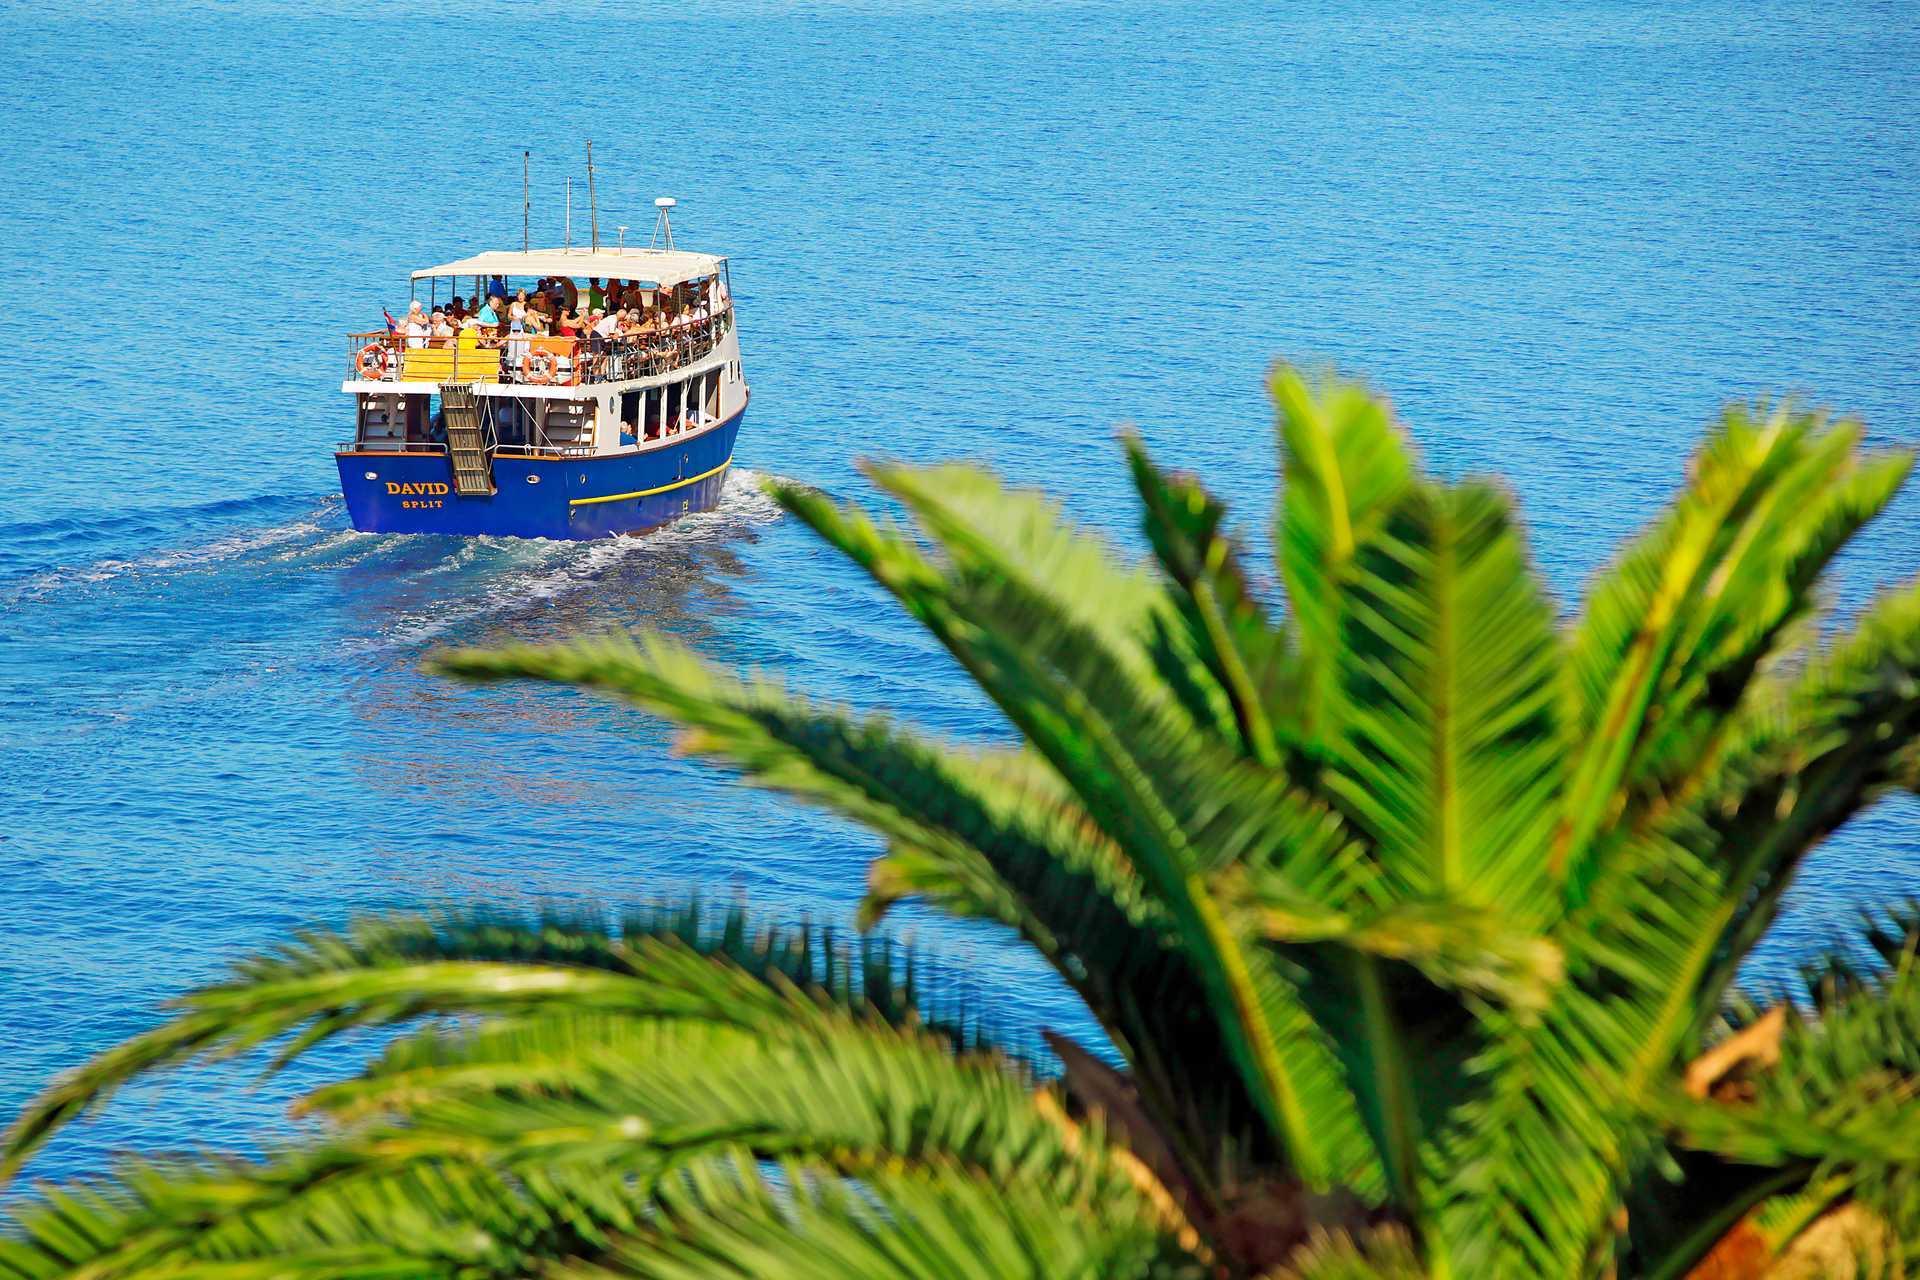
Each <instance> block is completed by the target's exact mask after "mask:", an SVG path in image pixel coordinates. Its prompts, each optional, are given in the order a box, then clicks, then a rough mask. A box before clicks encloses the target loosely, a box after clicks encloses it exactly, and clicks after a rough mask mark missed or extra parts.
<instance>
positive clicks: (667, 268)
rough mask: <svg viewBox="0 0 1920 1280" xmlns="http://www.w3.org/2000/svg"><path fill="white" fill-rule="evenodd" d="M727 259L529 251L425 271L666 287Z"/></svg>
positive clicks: (424, 273)
mask: <svg viewBox="0 0 1920 1280" xmlns="http://www.w3.org/2000/svg"><path fill="white" fill-rule="evenodd" d="M725 261H726V259H724V258H720V257H716V256H715V255H713V254H711V253H687V252H684V251H683V250H679V249H597V250H596V249H534V250H531V251H530V252H526V253H508V252H493V253H476V254H474V255H473V256H472V257H471V258H462V259H460V260H459V261H458V262H448V263H443V264H442V265H440V266H437V267H426V268H424V269H422V270H419V271H416V272H414V273H413V278H414V279H415V280H424V279H426V278H427V277H429V276H529V277H539V278H545V277H547V276H565V277H567V278H569V279H581V280H584V279H588V278H594V277H597V278H600V279H609V278H610V279H614V280H635V281H639V282H641V283H644V284H651V285H658V286H659V287H660V288H663V289H671V288H672V287H673V286H674V285H677V284H680V283H682V282H683V281H687V280H699V279H702V278H704V277H706V276H710V275H713V274H715V273H716V272H718V271H719V270H720V264H721V263H723V262H725Z"/></svg>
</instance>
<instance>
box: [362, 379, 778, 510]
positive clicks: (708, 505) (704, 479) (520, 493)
mask: <svg viewBox="0 0 1920 1280" xmlns="http://www.w3.org/2000/svg"><path fill="white" fill-rule="evenodd" d="M745 416H746V410H745V409H742V410H741V411H740V412H739V413H736V414H734V415H733V417H731V418H728V419H727V420H726V421H724V422H722V423H720V424H719V425H718V426H715V427H710V428H708V429H707V430H705V431H701V432H697V433H695V434H692V435H688V436H687V437H685V438H684V439H683V440H681V441H676V442H675V443H673V444H670V445H667V446H665V447H663V448H658V449H648V450H645V451H643V452H639V453H623V454H614V455H612V456H609V457H601V458H516V457H511V456H500V457H496V458H495V459H494V460H493V482H494V488H495V490H496V492H495V493H494V494H493V495H492V496H491V497H486V498H463V497H461V496H460V495H459V494H456V493H455V492H454V491H453V464H452V462H451V461H449V460H448V458H447V456H446V455H445V454H426V453H414V454H398V453H362V452H357V451H347V452H342V453H339V454H336V455H335V458H336V460H337V461H338V462H339V464H340V491H341V493H342V494H343V495H344V496H345V497H346V500H347V513H348V515H349V516H351V517H352V519H353V527H354V528H356V529H358V530H360V531H361V532H363V533H451V534H466V535H473V534H494V535H498V536H503V537H512V538H562V539H587V538H607V537H612V536H613V535H615V534H621V533H637V532H639V531H641V530H644V529H651V528H654V527H656V526H658V525H663V524H666V523H667V522H668V521H670V520H674V519H677V518H679V517H680V516H684V515H690V514H692V513H693V512H696V511H711V510H712V509H713V507H714V506H715V505H716V504H717V503H718V502H719V501H720V490H721V488H722V487H723V486H724V485H725V484H726V480H727V467H728V464H729V463H731V462H732V460H733V442H734V438H735V437H736V436H737V435H739V434H740V420H741V419H742V418H743V417H745Z"/></svg>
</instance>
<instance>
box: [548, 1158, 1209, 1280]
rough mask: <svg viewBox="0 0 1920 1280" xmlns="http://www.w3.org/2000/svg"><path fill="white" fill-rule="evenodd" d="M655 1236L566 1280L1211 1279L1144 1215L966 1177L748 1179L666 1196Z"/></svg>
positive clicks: (641, 1237) (692, 1182)
mask: <svg viewBox="0 0 1920 1280" xmlns="http://www.w3.org/2000/svg"><path fill="white" fill-rule="evenodd" d="M661 1199H662V1213H661V1216H660V1219H659V1221H658V1224H657V1225H656V1227H655V1228H654V1229H652V1230H650V1231H647V1232H643V1233H640V1234H638V1235H636V1236H635V1237H634V1238H633V1239H631V1240H629V1241H627V1242H625V1243H624V1244H623V1245H622V1246H621V1247H620V1248H619V1249H617V1250H615V1251H614V1252H613V1253H612V1254H611V1255H610V1256H609V1257H607V1258H605V1259H603V1260H601V1261H599V1262H597V1263H594V1264H591V1265H584V1266H574V1267H569V1268H565V1269H561V1270H559V1271H556V1272H555V1273H554V1274H555V1276H556V1278H557V1280H559V1278H564V1280H615V1278H616V1277H620V1278H634V1280H638V1278H642V1277H644V1278H645V1280H695V1278H696V1277H700V1278H704V1280H728V1278H732V1280H758V1278H759V1277H762V1276H772V1275H778V1276H783V1277H792V1278H793V1280H829V1278H830V1277H831V1278H834V1280H838V1278H839V1277H845V1276H850V1275H853V1276H870V1277H875V1278H876V1280H878V1278H880V1277H887V1276H898V1277H901V1278H902V1280H923V1278H924V1280H932V1278H933V1277H939V1278H940V1280H1013V1278H1016V1277H1031V1278H1032V1280H1108V1278H1109V1277H1111V1278H1113V1280H1128V1278H1129V1277H1141V1278H1142V1280H1146V1278H1150V1277H1152V1278H1164V1280H1199V1278H1200V1277H1201V1276H1202V1275H1203V1274H1204V1273H1203V1271H1202V1269H1201V1267H1200V1264H1199V1261H1198V1259H1195V1258H1193V1257H1191V1256H1190V1255H1185V1254H1184V1253H1183V1251H1181V1250H1180V1248H1179V1247H1178V1245H1177V1244H1176V1243H1175V1242H1173V1241H1172V1240H1171V1239H1170V1238H1169V1237H1168V1236H1167V1235H1166V1234H1165V1233H1164V1232H1163V1231H1162V1230H1161V1229H1160V1228H1159V1227H1158V1225H1157V1224H1156V1223H1154V1222H1153V1220H1152V1219H1151V1218H1150V1217H1149V1216H1148V1215H1146V1214H1145V1213H1143V1212H1142V1211H1141V1210H1140V1208H1139V1207H1138V1206H1137V1204H1133V1203H1130V1202H1129V1201H1127V1200H1125V1199H1120V1200H1113V1201H1104V1202H1102V1201H1094V1200H1088V1199H1063V1198H1061V1197H1058V1196H1053V1195H1047V1194H1045V1193H1044V1192H1042V1191H1041V1190H1040V1189H1038V1188H1035V1187H1032V1186H1014V1187H1002V1186H996V1185H995V1184H994V1183H993V1182H992V1181H991V1180H988V1179H985V1178H981V1177H979V1176H978V1175H975V1174H971V1173H968V1172H967V1171H965V1170H960V1169H942V1168H932V1169H928V1170H925V1171H921V1172H916V1173H913V1174H906V1175H900V1174H894V1173H881V1174H878V1175H876V1176H874V1177H872V1178H869V1179H865V1180H863V1181H862V1182H861V1184H860V1185H859V1186H858V1187H857V1188H854V1187H849V1186H846V1185H844V1184H841V1183H838V1182H833V1181H822V1180H819V1179H816V1178H811V1177H809V1176H807V1174H806V1172H805V1171H804V1170H800V1169H790V1170H789V1171H788V1177H787V1179H786V1186H785V1187H784V1188H783V1189H781V1190H778V1191H776V1190H775V1189H773V1188H770V1187H768V1186H767V1185H766V1184H765V1183H764V1182H763V1181H762V1180H761V1179H760V1178H759V1176H758V1174H757V1172H756V1171H754V1170H751V1169H749V1168H746V1167H736V1168H734V1169H731V1170H724V1171H721V1170H712V1169H708V1170H701V1171H699V1172H698V1174H696V1176H694V1177H690V1178H689V1179H687V1180H686V1181H685V1182H683V1183H680V1184H678V1185H674V1186H670V1187H663V1188H662V1196H661Z"/></svg>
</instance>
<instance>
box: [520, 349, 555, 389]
mask: <svg viewBox="0 0 1920 1280" xmlns="http://www.w3.org/2000/svg"><path fill="white" fill-rule="evenodd" d="M559 371H560V358H559V357H558V356H556V355H554V354H553V352H551V351H546V350H538V351H529V352H527V354H525V355H523V356H521V357H520V380H521V381H522V382H529V383H532V384H533V385H534V386H536V387H544V386H546V385H547V384H548V383H550V382H552V381H553V376H554V375H555V374H556V373H558V372H559Z"/></svg>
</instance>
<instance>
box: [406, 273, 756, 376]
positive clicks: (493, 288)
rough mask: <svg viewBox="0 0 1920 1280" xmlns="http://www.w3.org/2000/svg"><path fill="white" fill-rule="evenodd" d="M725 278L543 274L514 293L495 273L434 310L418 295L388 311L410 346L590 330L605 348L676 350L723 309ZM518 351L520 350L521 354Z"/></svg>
mask: <svg viewBox="0 0 1920 1280" xmlns="http://www.w3.org/2000/svg"><path fill="white" fill-rule="evenodd" d="M725 300H726V286H725V285H724V284H722V283H721V281H720V280H719V279H718V278H717V277H716V278H714V279H712V280H710V281H704V282H701V283H699V284H695V285H681V286H678V287H676V288H673V289H651V288H643V287H642V286H640V285H638V284H636V283H635V282H633V281H631V280H608V281H607V282H606V284H605V285H604V286H603V285H602V284H601V283H600V278H599V277H598V276H595V277H593V278H592V279H591V280H590V281H589V282H588V285H587V288H586V289H584V290H582V289H581V288H580V287H579V286H578V285H576V284H575V283H574V282H573V281H572V280H569V279H566V278H565V277H563V276H549V277H546V278H545V279H542V280H541V281H540V282H539V283H538V284H536V285H535V286H534V287H533V288H532V289H531V290H529V289H525V288H521V289H517V290H514V291H513V293H512V294H511V296H509V294H508V290H507V282H506V280H505V279H504V278H503V277H501V276H494V277H493V279H492V280H490V281H489V282H488V284H487V291H486V293H485V294H484V295H481V294H475V295H474V296H473V297H472V298H470V299H466V298H460V297H458V296H456V297H455V298H454V299H453V301H452V302H450V303H448V304H447V306H446V307H445V308H437V307H436V308H434V309H433V310H432V311H429V310H428V309H427V308H426V307H425V305H424V304H422V303H421V302H419V301H418V300H417V299H416V300H415V301H414V302H413V304H412V305H411V306H410V307H409V308H408V310H407V315H406V318H405V319H404V320H398V321H395V320H393V319H392V317H391V316H389V317H388V319H389V321H390V322H391V324H392V328H393V331H394V333H395V334H396V335H397V336H399V337H401V338H403V339H404V340H405V341H406V345H407V346H408V347H411V348H420V347H453V346H456V345H457V346H458V347H459V348H460V349H461V350H474V349H478V348H481V347H489V348H491V347H499V346H501V345H503V344H504V345H507V346H508V347H509V348H514V347H524V346H525V345H526V343H525V340H524V339H522V340H521V341H519V342H516V341H514V339H515V338H516V337H519V336H520V335H525V338H545V337H557V338H587V339H590V340H592V347H591V350H592V351H593V353H594V354H595V355H601V354H604V353H606V352H607V351H610V350H613V349H614V348H613V347H612V346H611V345H610V344H612V343H615V342H619V343H622V344H623V345H631V344H633V343H635V342H640V343H645V342H648V341H651V340H658V341H660V342H661V343H663V344H665V345H666V347H667V348H668V350H663V351H661V352H658V353H656V354H662V355H664V354H670V347H671V343H672V341H673V340H674V339H676V338H679V337H680V336H682V334H683V332H684V331H687V330H692V329H695V328H697V327H698V326H700V325H702V324H704V323H705V322H706V321H707V320H708V319H709V318H710V317H711V316H715V315H718V314H719V313H720V312H721V311H722V310H724V309H725ZM514 358H516V359H517V358H518V356H517V355H515V356H514Z"/></svg>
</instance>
